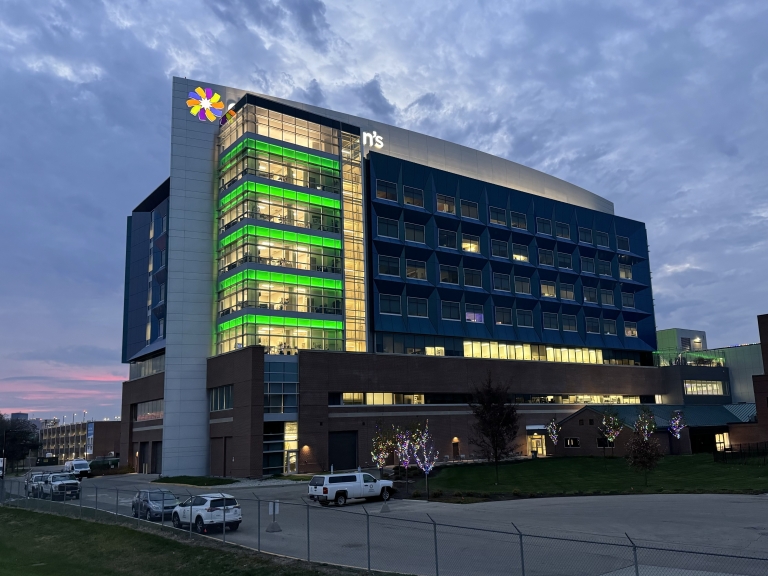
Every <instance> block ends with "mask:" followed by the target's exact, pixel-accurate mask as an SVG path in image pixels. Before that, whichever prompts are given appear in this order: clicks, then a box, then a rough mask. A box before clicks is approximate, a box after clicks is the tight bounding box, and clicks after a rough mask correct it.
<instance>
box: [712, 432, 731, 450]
mask: <svg viewBox="0 0 768 576" xmlns="http://www.w3.org/2000/svg"><path fill="white" fill-rule="evenodd" d="M730 447H731V439H730V436H729V435H728V432H722V433H720V434H715V448H716V449H717V451H718V452H723V451H724V450H725V449H726V448H730Z"/></svg>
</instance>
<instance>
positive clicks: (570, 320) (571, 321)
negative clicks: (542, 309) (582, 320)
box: [563, 314, 576, 332]
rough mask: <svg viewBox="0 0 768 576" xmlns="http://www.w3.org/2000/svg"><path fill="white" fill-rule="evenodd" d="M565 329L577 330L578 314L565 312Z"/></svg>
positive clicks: (568, 330)
mask: <svg viewBox="0 0 768 576" xmlns="http://www.w3.org/2000/svg"><path fill="white" fill-rule="evenodd" d="M563 330H565V331H567V332H576V316H571V315H569V314H563Z"/></svg>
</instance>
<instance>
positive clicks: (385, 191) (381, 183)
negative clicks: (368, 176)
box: [376, 180, 397, 202]
mask: <svg viewBox="0 0 768 576" xmlns="http://www.w3.org/2000/svg"><path fill="white" fill-rule="evenodd" d="M376 198H381V199H382V200H391V201H392V202H397V184H394V183H392V182H387V181H386V180H376Z"/></svg>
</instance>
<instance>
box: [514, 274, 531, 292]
mask: <svg viewBox="0 0 768 576" xmlns="http://www.w3.org/2000/svg"><path fill="white" fill-rule="evenodd" d="M515 292H517V293H518V294H530V293H531V279H530V278H526V277H525V276H515Z"/></svg>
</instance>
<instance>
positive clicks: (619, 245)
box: [616, 236, 629, 252]
mask: <svg viewBox="0 0 768 576" xmlns="http://www.w3.org/2000/svg"><path fill="white" fill-rule="evenodd" d="M616 249H617V250H621V251H622V252H629V238H627V237H626V236H616Z"/></svg>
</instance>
